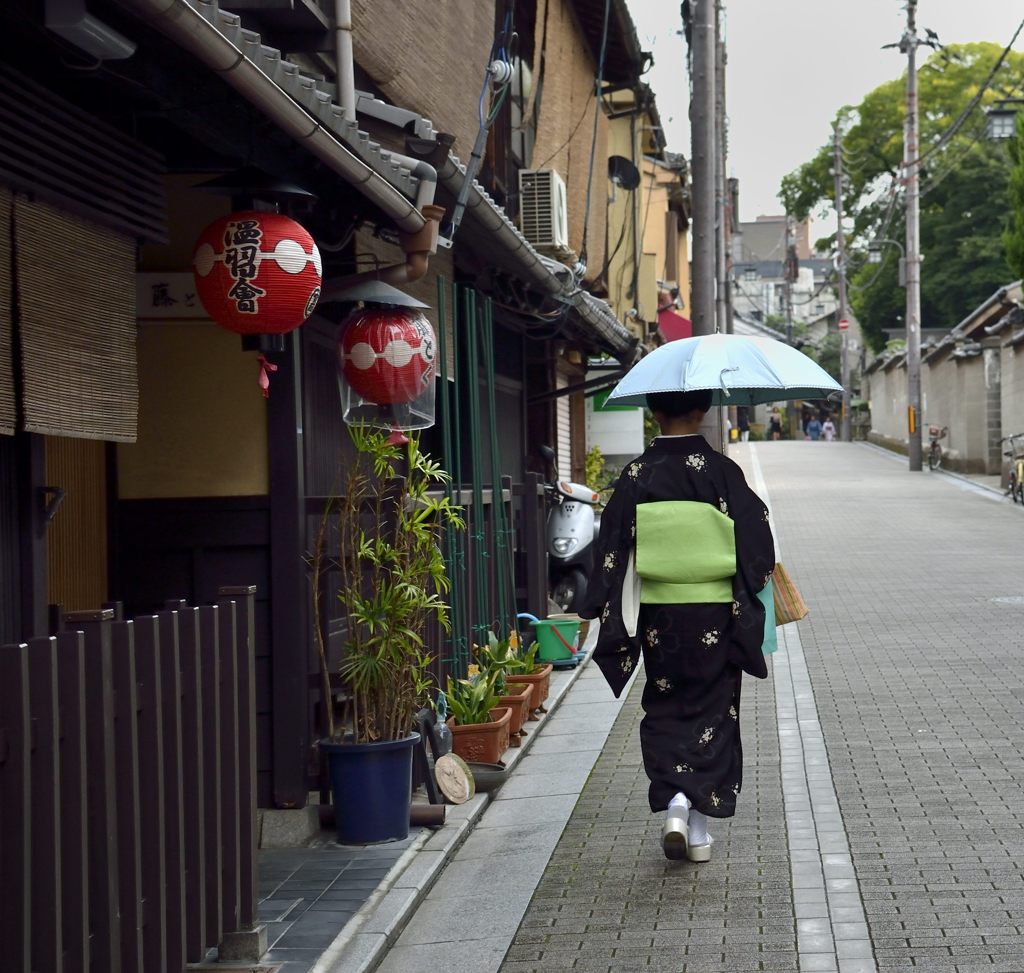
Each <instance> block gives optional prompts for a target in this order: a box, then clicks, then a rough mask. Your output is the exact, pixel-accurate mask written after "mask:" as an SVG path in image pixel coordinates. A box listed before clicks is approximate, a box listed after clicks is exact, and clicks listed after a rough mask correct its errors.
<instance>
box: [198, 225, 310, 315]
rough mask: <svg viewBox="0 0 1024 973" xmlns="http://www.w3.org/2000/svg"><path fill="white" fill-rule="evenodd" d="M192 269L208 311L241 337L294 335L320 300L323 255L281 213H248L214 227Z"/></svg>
mask: <svg viewBox="0 0 1024 973" xmlns="http://www.w3.org/2000/svg"><path fill="white" fill-rule="evenodd" d="M192 270H193V275H194V277H195V281H196V289H197V291H198V293H199V299H200V301H202V303H203V307H204V308H205V309H206V313H207V314H209V315H210V317H211V318H213V320H214V321H216V322H217V324H219V325H220V326H221V327H223V328H227V329H228V330H229V331H234V332H236V333H238V334H284V333H285V332H287V331H292V330H293V329H295V328H297V327H298V326H299V325H300V324H302V322H303V321H305V320H306V318H308V317H309V316H310V314H312V313H313V308H315V307H316V302H317V301H318V300H319V299H320V281H321V274H322V272H323V265H322V263H321V260H320V251H319V250H317V248H316V244H315V243H314V242H313V238H312V237H311V236H310V235H309V233H308V232H307V231H306V230H305V229H304V228H303V227H301V226H299V224H298V223H296V222H295V220H293V219H290V218H289V217H287V216H282V215H281V214H280V213H260V212H256V211H245V212H240V213H232V214H231V215H230V216H224V217H222V218H221V219H219V220H216V221H215V222H213V223H211V224H210V225H209V226H208V227H207V228H206V229H205V230H204V231H203V233H202V236H200V237H199V242H198V243H197V244H196V251H195V255H194V257H193V259H192Z"/></svg>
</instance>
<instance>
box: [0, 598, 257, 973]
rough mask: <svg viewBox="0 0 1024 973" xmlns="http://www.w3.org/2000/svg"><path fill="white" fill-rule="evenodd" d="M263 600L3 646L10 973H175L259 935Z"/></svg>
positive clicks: (176, 611)
mask: <svg viewBox="0 0 1024 973" xmlns="http://www.w3.org/2000/svg"><path fill="white" fill-rule="evenodd" d="M255 590H256V589H255V588H254V587H241V588H222V589H220V596H221V597H220V600H219V601H218V603H217V604H216V605H208V606H204V607H201V608H189V607H187V606H186V605H185V603H184V602H174V603H168V607H167V609H166V610H165V611H162V612H160V613H159V614H156V615H145V616H139V617H137V618H135V619H134V620H131V621H124V620H120V619H118V618H117V617H116V615H117V612H116V610H115V609H112V608H109V607H108V608H104V609H102V610H99V611H92V612H79V613H75V614H70V615H66V616H64V617H63V622H62V630H60V631H58V632H57V633H56V634H55V635H53V636H51V637H49V638H37V639H33V640H32V641H31V642H29V643H28V644H24V643H23V644H14V645H4V646H0V903H3V905H2V907H0V950H2V952H0V956H2V960H0V966H2V967H3V970H4V971H5V973H30V971H32V973H87V971H89V970H93V971H100V970H102V971H103V973H138V971H143V970H144V971H146V973H180V971H181V970H182V969H183V968H184V964H185V963H186V962H198V961H200V960H202V959H203V958H204V957H205V956H206V954H207V951H208V950H209V949H210V948H211V947H216V946H218V945H220V944H221V943H222V942H223V941H224V939H225V938H226V937H229V936H230V934H232V933H235V932H239V931H246V930H250V929H252V928H253V927H254V926H255V920H256V887H257V886H256V777H255V772H256V746H255V692H254V663H255V654H254V638H253V628H254V614H253V595H254V593H255Z"/></svg>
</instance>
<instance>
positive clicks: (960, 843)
mask: <svg viewBox="0 0 1024 973" xmlns="http://www.w3.org/2000/svg"><path fill="white" fill-rule="evenodd" d="M818 445H819V444H814V443H772V444H764V445H763V446H762V445H760V444H759V445H758V447H757V456H758V460H759V462H760V464H761V466H762V469H763V471H764V476H765V479H766V481H767V484H768V489H769V492H770V495H771V500H772V505H773V512H774V517H775V522H776V528H777V531H778V534H779V541H780V544H781V547H782V551H783V555H784V561H785V562H786V566H787V567H788V568H789V569H790V571H791V572H792V573H793V574H794V577H795V578H796V580H797V582H798V584H799V585H800V588H801V591H802V593H803V595H804V598H805V600H806V601H807V603H808V605H809V606H810V607H811V612H810V614H809V615H808V617H807V618H806V619H805V620H804V621H802V622H800V623H799V631H800V637H801V642H802V646H803V650H804V655H805V659H806V664H807V668H808V672H809V674H810V677H811V686H812V688H813V691H814V698H815V702H816V705H817V711H818V718H819V720H820V722H821V727H822V732H823V735H824V739H825V744H826V749H827V753H828V762H829V765H830V768H831V772H832V779H833V782H834V786H835V789H836V794H837V796H838V798H839V805H840V808H841V811H842V818H843V822H844V824H845V826H846V831H847V835H848V838H849V846H850V852H851V855H852V863H853V870H854V874H855V876H856V879H857V883H856V884H857V887H858V891H859V893H860V896H861V898H862V902H863V908H864V912H865V915H866V919H867V924H868V928H869V931H870V934H871V938H872V940H873V941H874V945H875V947H876V956H877V962H878V967H879V968H880V969H885V970H889V969H911V968H916V969H924V970H928V971H934V973H940V971H942V973H945V971H949V973H952V971H953V969H954V968H955V969H956V970H957V971H958V973H963V971H966V970H982V969H984V970H986V971H988V973H992V971H994V970H996V969H999V968H1000V967H1004V968H1005V969H1007V970H1014V971H1015V973H1020V971H1024V935H1022V934H1021V931H1020V929H1019V928H1018V924H1017V923H1015V922H1014V920H1013V917H1012V916H1011V913H1010V911H1009V910H1010V909H1012V908H1013V907H1012V906H1008V905H1007V904H1006V901H1005V898H1004V896H1007V895H1018V894H1019V889H1020V888H1021V885H1022V884H1024V802H1022V800H1021V789H1022V785H1021V782H1022V781H1024V668H1022V667H1021V666H1020V664H1019V647H1020V645H1021V630H1022V626H1024V608H1021V607H1020V606H1008V605H1000V604H995V603H992V602H991V601H990V600H989V599H990V598H992V597H997V596H1001V595H1020V594H1024V590H1022V579H1024V576H1022V575H1021V574H1020V573H1019V572H1017V573H1016V574H1015V573H1014V572H1012V571H1009V572H1008V570H1006V568H1008V566H1009V565H1011V564H1013V563H1015V560H1016V558H1017V552H1018V551H1019V547H1020V531H1021V530H1022V529H1024V524H1022V523H1021V522H1020V511H1019V510H1018V509H1015V508H1014V507H1013V505H1012V504H1010V503H998V502H993V501H992V500H989V499H987V498H985V497H981V496H976V495H974V494H972V493H969V492H965V491H964V490H963V489H961V488H959V487H958V486H956V485H955V484H953V483H952V482H951V481H950V480H949V479H948V478H943V477H942V476H941V475H929V474H927V473H921V474H911V473H909V472H907V470H906V460H905V459H904V458H902V457H901V458H900V459H899V460H898V461H897V460H894V459H891V458H890V457H888V456H885V455H881V454H880V453H878V452H877V451H875V450H873V449H871V448H870V447H866V446H860V445H847V444H829V445H828V446H826V447H825V449H818V448H817V446H818ZM820 445H823V446H824V444H820ZM832 446H835V447H836V448H835V449H832ZM1018 901H1019V900H1018ZM901 933H902V935H901ZM990 936H991V938H989V937H990ZM978 937H982V938H981V941H979V939H978ZM936 941H942V942H945V943H946V945H947V947H948V946H951V947H952V949H950V948H943V947H936V946H932V945H930V944H932V943H934V942H936ZM1001 950H1007V951H1008V952H1006V953H1003V952H1001ZM1014 951H1016V952H1015V953H1014ZM950 953H952V956H950ZM1011 955H1016V956H1017V957H1018V959H1017V961H1016V964H1015V965H1014V963H1013V961H1009V957H1010V956H1011ZM1007 961H1009V965H1007Z"/></svg>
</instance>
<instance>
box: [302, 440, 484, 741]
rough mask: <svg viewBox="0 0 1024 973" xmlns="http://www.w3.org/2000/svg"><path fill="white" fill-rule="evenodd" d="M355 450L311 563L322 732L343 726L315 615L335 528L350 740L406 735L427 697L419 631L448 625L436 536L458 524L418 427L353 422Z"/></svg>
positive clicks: (335, 734) (338, 731) (428, 681)
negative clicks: (404, 432) (397, 438)
mask: <svg viewBox="0 0 1024 973" xmlns="http://www.w3.org/2000/svg"><path fill="white" fill-rule="evenodd" d="M349 431H350V434H351V436H352V441H353V443H354V444H355V447H356V458H355V460H354V461H353V462H351V463H350V464H349V465H348V467H347V469H346V472H345V476H344V489H343V491H342V493H341V495H340V496H339V497H337V498H333V499H332V500H331V502H329V503H328V505H327V508H326V510H325V513H324V516H323V518H322V519H321V525H320V531H319V533H318V537H317V544H316V549H315V550H314V552H313V555H312V559H311V560H312V563H313V592H314V594H313V599H314V605H313V614H314V620H315V623H316V624H315V630H316V633H317V646H318V649H319V652H320V662H321V677H322V682H323V689H324V692H325V694H326V695H325V702H328V705H326V706H325V710H326V711H327V719H328V736H329V738H331V739H339V738H340V737H341V735H342V733H343V728H342V727H339V726H337V725H336V722H335V720H334V718H333V713H332V712H331V706H330V705H329V700H330V679H329V670H328V664H327V656H326V646H325V645H324V644H323V635H322V626H321V624H320V618H321V606H320V604H319V588H320V585H319V580H320V577H321V575H322V572H323V570H324V564H325V551H326V547H327V544H328V538H329V536H330V535H331V532H332V529H333V530H334V531H336V537H337V542H338V546H339V557H338V561H337V567H338V571H339V575H340V582H339V585H338V592H337V597H338V600H339V602H340V603H341V605H342V607H343V608H344V611H345V614H346V616H347V619H348V639H347V641H346V643H345V647H344V653H343V658H342V663H341V669H340V674H341V676H342V678H343V679H344V680H345V682H346V683H347V684H348V686H349V689H350V694H351V714H352V729H353V733H354V738H355V742H357V743H368V742H372V741H375V740H398V739H403V738H404V737H405V736H406V735H407V734H408V733H409V731H410V729H411V726H412V720H413V716H414V715H415V713H416V711H417V709H419V708H420V706H422V705H424V704H426V703H427V702H428V696H429V691H430V689H431V686H432V677H431V674H430V665H431V663H432V661H433V659H432V657H431V656H430V654H429V652H428V651H427V650H426V648H425V640H424V634H425V632H426V631H427V627H428V625H429V624H430V623H431V622H436V623H438V624H439V625H440V626H441V627H442V628H443V629H444V630H445V631H448V630H449V627H450V626H449V620H448V605H447V604H446V602H445V601H444V595H445V594H446V593H447V592H448V590H449V589H450V586H451V585H450V580H449V578H448V574H447V568H446V566H445V561H444V557H443V555H442V553H441V549H440V546H439V540H440V537H441V535H442V533H443V531H444V530H445V527H446V525H448V524H451V525H453V526H455V527H457V528H460V529H461V528H462V527H464V526H465V525H464V522H463V520H462V517H461V512H460V508H459V507H456V506H454V505H452V504H451V503H450V501H449V500H448V499H447V497H445V496H444V494H443V492H442V491H441V490H440V487H442V486H443V485H444V484H445V482H446V481H447V480H448V474H447V473H446V472H445V471H444V470H443V469H442V468H441V466H440V465H439V464H438V463H437V462H435V461H434V460H432V459H431V458H430V457H429V456H428V455H427V454H426V453H423V452H421V450H420V448H419V442H418V439H417V437H415V436H414V437H412V438H411V439H410V440H409V441H408V443H407V444H404V445H398V444H395V443H392V442H390V441H389V436H388V433H387V432H386V431H382V430H379V429H375V428H371V427H368V426H352V427H350V430H349Z"/></svg>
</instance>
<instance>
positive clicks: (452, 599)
mask: <svg viewBox="0 0 1024 973" xmlns="http://www.w3.org/2000/svg"><path fill="white" fill-rule="evenodd" d="M447 310H448V286H447V281H446V280H445V279H444V278H443V277H441V276H438V278H437V317H438V335H437V346H438V354H439V357H440V359H441V362H440V370H439V371H440V378H441V388H440V393H441V394H440V396H439V398H440V413H441V416H440V418H441V449H442V451H443V452H444V462H445V466H446V467H447V468H448V469H449V472H451V463H452V428H451V421H452V419H451V400H450V397H449V396H450V390H449V388H448V326H447V322H448V313H447ZM444 490H445V496H446V497H447V499H448V502H449V503H451V502H452V497H453V491H452V481H451V479H450V478H449V480H448V482H447V483H445V488H444ZM444 546H445V560H446V561H447V562H448V577H449V578H450V580H451V591H450V592H449V595H448V601H449V603H450V605H451V613H450V621H451V632H450V634H449V654H448V659H447V660H443V661H446V662H447V663H448V665H449V667H450V668H451V669H452V670H453V671H455V672H458V669H457V664H458V650H457V645H458V636H459V618H460V614H461V606H460V599H459V582H458V575H459V571H458V569H457V563H456V562H457V557H456V554H457V549H458V548H457V541H456V537H455V528H454V527H453V526H452V525H451V524H450V523H448V524H446V525H445V531H444Z"/></svg>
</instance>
